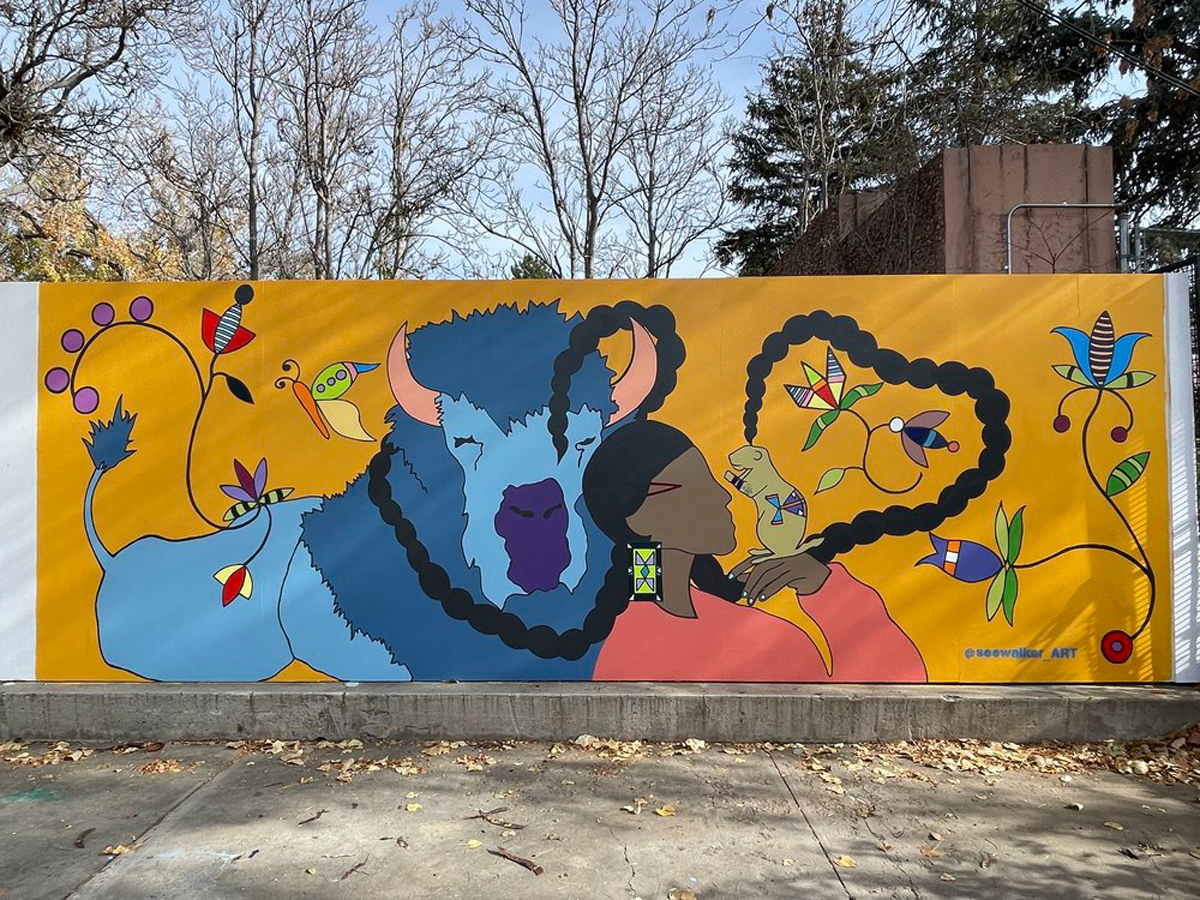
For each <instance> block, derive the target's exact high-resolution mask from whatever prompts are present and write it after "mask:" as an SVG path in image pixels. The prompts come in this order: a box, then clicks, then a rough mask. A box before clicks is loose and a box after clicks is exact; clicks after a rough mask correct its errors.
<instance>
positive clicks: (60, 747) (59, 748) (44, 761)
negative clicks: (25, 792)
mask: <svg viewBox="0 0 1200 900" xmlns="http://www.w3.org/2000/svg"><path fill="white" fill-rule="evenodd" d="M22 747H23V745H22V744H20V743H18V742H17V741H10V742H8V743H6V744H3V745H0V752H8V751H11V750H16V751H19V752H17V753H15V754H13V755H12V756H6V757H4V761H5V762H6V763H10V764H12V765H14V766H32V767H34V768H38V767H40V766H57V765H58V764H59V763H63V762H79V761H80V760H81V759H87V758H88V757H89V756H91V755H92V754H93V753H94V752H95V751H94V750H92V749H90V748H88V747H78V748H75V749H72V747H71V745H70V744H68V743H66V742H65V741H59V742H58V743H56V744H55V745H54V746H52V747H51V748H50V749H48V750H46V751H45V752H44V753H30V752H28V751H27V750H22Z"/></svg>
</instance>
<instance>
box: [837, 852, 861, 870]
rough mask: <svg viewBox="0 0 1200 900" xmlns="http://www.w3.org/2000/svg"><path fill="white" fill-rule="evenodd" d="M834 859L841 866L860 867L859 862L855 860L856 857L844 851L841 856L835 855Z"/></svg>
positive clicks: (845, 867) (848, 867) (846, 867)
mask: <svg viewBox="0 0 1200 900" xmlns="http://www.w3.org/2000/svg"><path fill="white" fill-rule="evenodd" d="M833 861H834V862H835V863H837V864H838V865H839V866H841V867H842V868H843V869H857V868H858V863H857V862H855V861H854V857H853V856H847V855H846V854H845V853H843V854H842V855H841V856H837V857H834V860H833Z"/></svg>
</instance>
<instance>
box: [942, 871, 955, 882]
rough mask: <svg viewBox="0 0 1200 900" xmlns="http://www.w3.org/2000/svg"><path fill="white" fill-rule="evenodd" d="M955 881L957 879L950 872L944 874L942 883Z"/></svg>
mask: <svg viewBox="0 0 1200 900" xmlns="http://www.w3.org/2000/svg"><path fill="white" fill-rule="evenodd" d="M954 880H956V879H955V878H954V876H953V875H951V874H950V873H949V872H943V873H942V881H954Z"/></svg>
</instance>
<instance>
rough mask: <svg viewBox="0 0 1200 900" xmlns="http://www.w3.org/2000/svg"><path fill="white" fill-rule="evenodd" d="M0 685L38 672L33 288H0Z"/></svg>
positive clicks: (36, 381)
mask: <svg viewBox="0 0 1200 900" xmlns="http://www.w3.org/2000/svg"><path fill="white" fill-rule="evenodd" d="M0 312H2V313H3V318H4V330H5V333H6V335H7V337H6V338H5V341H4V352H3V353H0V384H3V385H4V390H3V391H0V534H2V535H4V539H3V541H0V579H2V580H3V587H2V588H0V679H4V680H9V681H26V680H28V681H32V680H33V679H34V678H35V677H36V673H37V408H38V387H39V385H40V379H39V376H38V286H37V285H36V284H27V283H21V282H0Z"/></svg>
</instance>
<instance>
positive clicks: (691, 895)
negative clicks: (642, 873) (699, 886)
mask: <svg viewBox="0 0 1200 900" xmlns="http://www.w3.org/2000/svg"><path fill="white" fill-rule="evenodd" d="M667 900H696V892H695V891H690V890H688V889H687V888H671V889H670V890H669V891H667Z"/></svg>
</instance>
